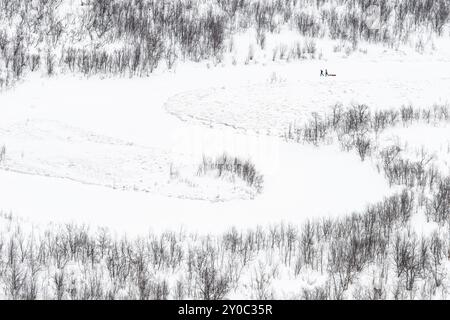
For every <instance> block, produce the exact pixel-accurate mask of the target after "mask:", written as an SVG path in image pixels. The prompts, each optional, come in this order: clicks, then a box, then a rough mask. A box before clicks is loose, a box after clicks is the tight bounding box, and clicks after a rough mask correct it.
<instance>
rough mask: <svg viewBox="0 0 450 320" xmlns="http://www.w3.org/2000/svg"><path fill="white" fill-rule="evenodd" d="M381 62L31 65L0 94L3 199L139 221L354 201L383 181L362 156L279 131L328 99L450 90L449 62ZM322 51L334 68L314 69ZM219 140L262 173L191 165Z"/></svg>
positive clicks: (431, 97)
mask: <svg viewBox="0 0 450 320" xmlns="http://www.w3.org/2000/svg"><path fill="white" fill-rule="evenodd" d="M383 63H384V65H382V63H381V62H378V63H376V62H373V63H366V62H365V63H364V64H362V63H361V64H359V63H358V62H357V61H353V62H350V61H348V60H336V61H328V62H324V61H309V62H307V63H305V62H291V63H289V64H282V63H280V64H272V65H267V66H263V65H246V66H235V67H214V68H205V66H204V65H196V64H186V65H184V66H182V67H179V68H178V69H177V70H176V72H165V73H160V74H158V73H156V74H154V75H152V76H151V77H148V78H141V79H133V80H130V79H126V78H122V79H101V78H98V77H93V78H89V79H86V78H83V77H75V76H58V77H54V78H50V79H48V78H41V77H40V76H39V75H37V74H34V75H32V76H30V77H29V78H28V79H26V80H24V81H23V82H22V83H21V84H19V85H17V86H16V87H15V88H14V89H11V90H9V91H7V92H3V93H1V94H0V147H1V146H2V145H4V146H5V150H6V152H5V155H6V157H5V159H4V160H3V161H2V162H1V164H0V196H1V199H0V210H1V211H3V212H12V213H13V214H14V215H19V216H22V217H27V218H29V219H30V220H32V221H36V222H43V223H47V222H77V223H87V224H90V225H94V226H95V225H97V226H108V227H111V228H112V229H114V230H118V231H125V232H127V233H132V234H133V233H138V234H139V233H144V232H147V231H148V230H149V229H150V230H165V229H171V230H173V229H177V228H185V229H186V228H187V229H189V230H192V231H202V232H216V231H217V232H219V231H222V230H224V229H229V228H230V227H231V226H237V227H240V228H250V227H254V226H255V225H258V224H260V225H267V224H272V223H279V222H280V221H284V222H291V223H300V222H301V221H303V220H305V219H308V218H314V217H321V216H328V215H342V214H348V213H350V212H352V211H357V210H360V209H363V208H364V207H365V206H366V205H367V204H369V203H373V202H376V201H379V200H381V199H382V198H383V197H384V196H387V195H389V194H390V193H392V192H393V191H394V190H392V189H390V188H389V186H388V184H387V182H386V181H385V179H384V178H383V177H382V176H381V175H380V174H379V173H378V172H377V170H376V169H375V168H374V166H373V165H372V164H371V163H370V162H369V161H366V162H361V161H360V159H359V158H358V157H357V156H356V155H355V154H352V153H344V152H341V151H340V150H339V148H338V147H335V146H321V147H314V146H307V145H300V144H295V143H288V142H285V141H284V140H283V139H281V138H280V137H278V135H279V133H280V132H282V131H283V128H285V126H286V125H287V124H288V123H290V122H292V121H304V120H305V119H306V118H307V116H308V115H309V113H310V112H312V111H319V112H320V111H323V110H326V108H327V107H329V106H330V105H332V104H334V103H337V102H342V103H344V104H346V103H352V102H360V103H366V104H368V105H369V106H370V107H373V108H379V107H390V106H391V105H392V106H398V107H400V106H401V104H407V103H410V102H412V103H414V105H417V104H423V105H426V104H429V103H435V102H436V103H437V102H446V101H448V99H449V94H448V92H450V91H449V90H447V89H448V88H450V77H448V75H446V73H445V72H444V71H445V70H450V68H449V63H448V62H446V61H437V62H436V61H435V62H426V61H420V62H416V61H411V62H396V61H391V62H383ZM324 65H325V66H326V67H327V68H328V70H330V71H332V72H334V73H336V74H337V75H338V76H337V77H336V78H334V79H329V78H328V79H321V78H319V74H318V72H319V70H320V68H321V67H322V66H324ZM387 70H388V71H389V74H386V71H387ZM387 103H389V105H387ZM198 120H200V121H198ZM205 124H206V125H205ZM235 128H238V129H240V130H236V129H235ZM223 152H227V153H228V154H230V155H234V156H240V157H243V158H249V159H251V160H252V161H253V162H254V164H255V166H256V168H257V170H258V171H260V172H261V173H262V174H263V175H264V189H263V192H262V193H261V194H255V193H254V191H253V190H252V189H251V188H249V187H248V186H247V185H245V183H243V182H239V181H238V182H236V181H235V182H233V181H225V180H218V179H216V178H214V177H210V176H206V177H198V176H196V174H195V172H196V168H197V167H198V165H199V164H200V163H201V159H202V156H203V155H208V156H218V155H220V154H222V153H223ZM174 172H175V174H174ZM343 181H345V183H343Z"/></svg>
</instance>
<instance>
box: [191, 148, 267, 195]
mask: <svg viewBox="0 0 450 320" xmlns="http://www.w3.org/2000/svg"><path fill="white" fill-rule="evenodd" d="M208 172H214V173H216V174H217V176H218V177H222V176H223V175H224V173H225V172H227V173H230V174H232V175H234V176H237V177H239V178H241V179H242V180H244V181H245V182H246V183H247V185H248V186H250V187H253V188H255V189H256V191H257V192H261V191H262V188H263V182H264V177H263V175H262V174H260V173H259V172H258V171H257V170H256V168H255V165H254V164H253V163H252V162H251V161H250V160H242V159H240V158H238V157H232V156H229V155H227V154H226V153H224V154H222V155H221V156H219V157H217V158H215V159H211V158H208V157H205V156H204V157H203V161H202V163H201V165H200V166H199V168H198V171H197V173H198V175H205V174H207V173H208Z"/></svg>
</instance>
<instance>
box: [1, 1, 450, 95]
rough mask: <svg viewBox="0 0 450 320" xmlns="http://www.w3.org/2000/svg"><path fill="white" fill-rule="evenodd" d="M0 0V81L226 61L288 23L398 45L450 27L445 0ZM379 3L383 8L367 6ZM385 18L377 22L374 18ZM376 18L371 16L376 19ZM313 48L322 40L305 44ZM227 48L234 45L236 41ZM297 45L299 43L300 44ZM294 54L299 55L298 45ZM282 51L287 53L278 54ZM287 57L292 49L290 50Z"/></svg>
mask: <svg viewBox="0 0 450 320" xmlns="http://www.w3.org/2000/svg"><path fill="white" fill-rule="evenodd" d="M70 3H71V2H70V1H65V0H0V87H2V86H5V85H8V84H10V83H11V82H13V81H14V80H15V79H19V78H21V77H22V76H23V75H24V73H26V72H28V71H35V70H39V69H40V70H44V71H45V72H46V73H47V74H49V75H52V74H54V73H55V72H58V71H59V70H61V69H63V70H70V71H72V72H81V73H84V74H96V73H105V74H119V75H146V74H149V73H151V72H152V71H153V70H154V69H155V68H156V67H157V66H158V65H160V64H161V63H165V64H166V65H167V67H169V68H171V67H172V66H173V65H174V63H175V62H176V61H178V60H180V59H182V60H192V61H200V60H203V59H210V58H213V59H216V60H220V59H222V56H223V54H224V53H225V51H226V49H227V48H228V47H229V45H227V43H229V42H230V43H232V41H228V40H231V36H232V35H234V34H236V33H238V32H241V31H245V30H249V29H252V30H255V33H256V37H257V43H258V45H259V46H260V47H261V48H264V46H265V39H266V34H267V33H275V32H279V31H280V30H281V29H282V28H285V27H286V28H289V29H291V30H295V31H296V32H298V33H299V35H303V36H308V37H311V38H319V37H331V38H332V39H344V40H348V41H351V42H352V43H353V46H354V47H356V46H357V43H358V42H359V41H361V40H364V41H376V42H383V43H386V44H389V45H396V44H398V43H402V42H405V41H407V40H408V38H409V37H410V36H411V35H412V34H413V33H414V32H415V31H418V30H420V31H422V32H423V31H424V30H426V31H428V32H430V33H434V34H436V35H444V30H445V26H446V24H447V22H448V19H449V14H450V4H449V2H448V1H447V0H438V1H431V0H415V1H410V0H376V1H374V0H357V1H353V0H336V1H331V2H328V1H310V0H273V1H266V0H215V1H209V0H195V1H193V0H175V1H161V0H134V1H119V0H113V1H109V0H88V1H79V2H77V1H75V2H73V6H71V5H70ZM370 8H376V10H375V12H376V14H375V16H370V17H368V14H367V12H368V10H369V9H370ZM373 17H375V18H378V20H379V27H378V28H377V29H372V27H371V26H370V24H369V23H368V19H369V18H370V19H372V18H373ZM370 19H369V20H370ZM306 46H307V50H308V52H310V51H311V50H313V49H314V47H315V46H314V42H313V41H310V42H307V45H306ZM228 49H229V48H228ZM294 51H295V50H294ZM293 54H294V55H297V56H301V55H302V49H301V48H298V50H297V53H295V52H294V53H293ZM280 55H281V53H280ZM283 56H284V54H283Z"/></svg>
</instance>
